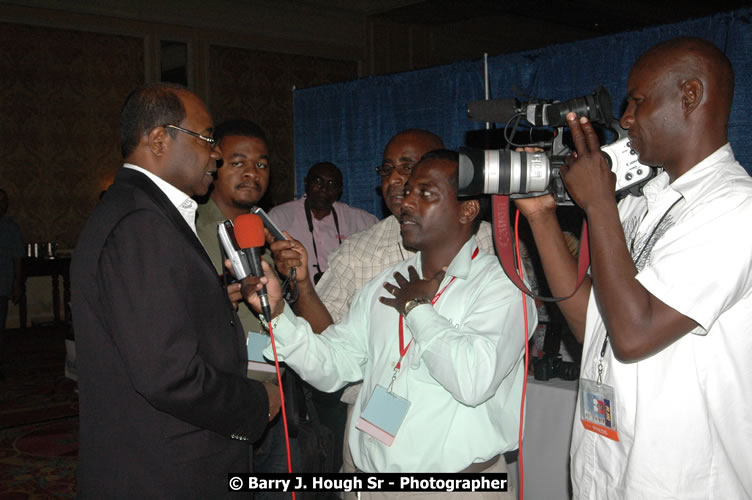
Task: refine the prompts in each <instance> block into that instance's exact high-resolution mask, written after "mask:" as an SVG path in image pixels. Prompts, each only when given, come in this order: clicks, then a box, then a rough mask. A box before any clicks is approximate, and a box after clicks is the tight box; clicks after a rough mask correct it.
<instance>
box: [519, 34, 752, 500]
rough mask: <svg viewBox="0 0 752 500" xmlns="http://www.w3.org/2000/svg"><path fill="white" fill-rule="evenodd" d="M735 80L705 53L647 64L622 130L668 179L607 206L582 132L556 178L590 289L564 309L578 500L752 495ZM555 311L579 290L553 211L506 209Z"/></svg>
mask: <svg viewBox="0 0 752 500" xmlns="http://www.w3.org/2000/svg"><path fill="white" fill-rule="evenodd" d="M733 89H734V74H733V69H732V67H731V63H730V62H729V60H728V59H727V58H726V56H725V55H724V54H723V53H722V52H721V51H720V50H719V49H718V48H717V47H715V46H714V45H712V44H711V43H709V42H707V41H705V40H701V39H697V38H677V39H673V40H669V41H666V42H663V43H660V44H658V45H656V46H654V47H653V48H651V49H650V50H648V51H647V52H646V53H645V54H644V55H642V56H641V57H640V58H639V60H638V61H637V63H636V64H635V65H634V67H633V68H632V71H631V73H630V75H629V80H628V84H627V92H628V93H627V108H626V111H625V112H624V115H623V116H622V118H621V125H622V127H624V128H626V129H628V130H629V137H630V140H631V143H632V147H633V148H634V149H635V150H636V152H637V153H638V155H639V159H640V162H642V163H644V164H647V165H651V166H661V167H663V169H664V171H663V173H661V174H660V175H658V176H657V177H656V178H655V179H653V180H651V181H650V182H649V183H648V184H646V185H645V187H644V188H643V193H644V195H643V196H634V195H630V196H627V197H626V198H625V199H623V200H622V201H621V202H619V203H618V204H617V202H616V201H615V197H614V183H615V178H614V175H613V173H612V172H611V170H610V169H609V167H608V165H607V164H606V161H605V160H604V158H603V156H602V154H601V152H600V150H599V144H598V139H597V136H596V134H595V131H594V130H593V127H592V125H591V123H590V122H589V121H588V120H587V119H586V118H580V119H578V118H577V117H576V116H575V114H574V113H570V114H569V115H568V116H567V121H568V125H569V128H570V130H571V132H572V138H573V141H574V143H575V147H576V150H577V152H576V153H575V154H573V155H572V156H571V157H570V158H569V159H568V160H567V165H566V166H564V167H562V175H563V179H564V182H565V184H566V188H567V191H568V192H569V194H570V195H571V197H572V198H573V199H574V200H575V201H576V203H577V204H578V205H579V206H580V207H581V208H582V209H583V210H584V212H585V215H586V217H587V222H588V228H589V231H590V236H589V242H590V248H591V274H590V278H589V279H587V278H586V280H585V282H584V283H583V284H582V286H581V287H580V289H579V290H577V293H576V294H574V296H572V297H571V298H569V299H567V300H564V301H562V302H560V303H559V304H560V307H561V310H562V312H563V313H564V315H565V317H566V318H567V321H568V323H569V325H570V327H571V329H572V331H573V333H574V334H575V335H576V336H577V337H578V339H579V340H580V341H582V342H584V346H583V355H582V375H581V379H580V394H579V398H578V405H577V410H576V418H575V423H574V430H573V437H572V447H571V458H572V462H571V468H572V482H573V491H574V497H575V498H587V499H598V500H601V499H609V498H619V499H621V498H625V499H626V498H628V499H635V498H649V499H656V498H682V499H688V498H748V497H749V496H750V495H752V476H750V474H749V471H751V470H752V450H751V449H750V447H749V446H748V445H749V442H748V441H749V436H752V419H750V418H749V415H750V413H751V412H752V386H751V385H750V384H749V383H748V381H749V379H750V374H751V370H750V368H749V366H750V364H749V357H750V354H751V353H752V335H749V333H748V331H747V330H748V328H749V325H750V323H752V276H751V274H750V270H751V269H752V233H750V232H749V231H740V230H739V229H740V228H743V227H745V226H746V224H748V223H749V221H750V220H751V219H752V179H750V177H749V176H748V174H747V173H746V172H745V171H744V169H743V168H742V167H741V165H739V163H738V162H736V160H735V159H734V155H733V152H732V150H731V146H730V145H729V144H728V137H727V135H728V134H727V129H728V119H729V114H730V109H731V101H732V96H733ZM517 206H518V207H519V209H520V211H522V212H523V214H524V215H525V216H526V217H527V219H528V221H529V223H530V226H531V228H532V230H533V234H534V237H535V241H536V245H537V247H538V250H539V253H540V255H541V258H542V261H543V267H544V271H545V274H546V279H547V281H548V284H549V286H550V288H551V290H552V292H553V293H554V295H556V296H567V295H569V294H570V293H571V292H572V289H573V287H574V284H575V282H576V277H577V268H576V262H575V260H574V258H573V257H572V256H571V254H570V253H569V250H568V249H567V245H566V242H565V240H564V237H563V235H562V232H561V229H560V227H559V224H558V221H557V219H556V203H555V201H554V200H553V198H552V197H551V196H550V195H546V196H542V197H539V198H527V199H521V200H517Z"/></svg>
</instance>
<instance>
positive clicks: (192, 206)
mask: <svg viewBox="0 0 752 500" xmlns="http://www.w3.org/2000/svg"><path fill="white" fill-rule="evenodd" d="M123 167H125V168H130V169H132V170H136V171H138V172H141V173H142V174H144V175H145V176H146V177H148V178H149V179H151V181H152V182H154V184H156V185H157V187H158V188H159V189H160V191H162V192H163V193H164V194H165V196H167V198H169V200H170V202H172V204H173V205H175V208H177V209H178V210H193V211H195V210H196V209H197V208H198V203H196V202H195V201H194V200H193V198H191V197H190V196H188V195H187V194H185V193H184V192H182V191H181V190H179V189H178V188H176V187H175V186H173V185H172V184H170V183H169V182H167V181H166V180H164V179H162V178H161V177H159V176H158V175H155V174H154V173H152V172H150V171H148V170H146V169H145V168H142V167H139V166H138V165H134V164H132V163H125V164H124V165H123Z"/></svg>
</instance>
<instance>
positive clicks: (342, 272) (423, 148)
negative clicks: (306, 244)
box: [271, 129, 494, 497]
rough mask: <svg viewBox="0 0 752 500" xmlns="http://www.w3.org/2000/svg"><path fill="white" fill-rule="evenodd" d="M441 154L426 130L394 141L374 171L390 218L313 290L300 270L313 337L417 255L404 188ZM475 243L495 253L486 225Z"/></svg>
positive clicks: (301, 303)
mask: <svg viewBox="0 0 752 500" xmlns="http://www.w3.org/2000/svg"><path fill="white" fill-rule="evenodd" d="M443 148H444V143H443V141H442V140H441V138H440V137H439V136H437V135H436V134H434V133H432V132H429V131H427V130H421V129H408V130H404V131H402V132H399V133H398V134H396V135H395V136H394V137H392V138H391V139H390V140H389V142H388V143H387V145H386V148H385V149H384V156H383V160H382V163H381V165H379V166H378V167H376V172H377V173H378V175H379V176H380V178H381V194H382V195H383V197H384V203H385V204H386V206H387V208H388V209H389V211H390V212H391V215H390V216H388V217H386V218H385V219H383V220H381V221H379V222H378V223H377V224H375V225H373V226H371V227H370V228H369V229H367V230H365V231H363V232H360V233H358V234H355V235H353V236H351V237H350V238H348V239H347V240H346V241H344V242H343V244H342V245H340V247H339V248H337V250H336V251H335V252H333V253H332V255H331V256H330V258H329V270H328V271H327V272H325V273H324V275H323V277H322V278H321V280H320V281H319V283H318V284H317V285H316V287H315V288H314V286H313V283H312V282H311V281H310V279H309V278H308V277H307V276H305V275H304V274H302V273H300V269H298V273H297V278H298V289H299V298H298V300H297V302H296V303H295V304H294V305H293V306H292V307H293V310H294V311H295V313H296V314H298V315H299V316H303V317H304V318H305V319H306V320H307V321H308V322H309V323H311V326H312V328H313V330H314V331H315V332H317V333H320V332H322V331H324V330H325V329H326V327H328V326H329V325H331V324H332V323H337V322H339V321H341V320H342V318H343V317H344V316H345V313H346V312H347V310H348V309H349V308H350V303H351V302H352V299H353V297H354V296H355V294H356V293H357V292H358V290H360V289H361V288H362V287H363V285H365V284H366V283H368V282H369V281H370V280H371V279H372V278H374V277H375V276H376V275H377V274H379V273H381V272H383V271H384V270H385V269H387V268H389V267H391V266H393V265H395V264H397V263H399V262H402V261H404V260H407V259H409V258H410V257H412V256H413V255H415V250H413V249H411V248H409V246H407V247H406V246H405V245H404V244H403V242H402V237H401V236H400V223H399V220H398V217H399V214H400V210H401V208H402V201H403V200H404V196H405V183H406V182H407V179H408V177H409V176H410V173H411V172H412V169H413V167H414V166H415V164H416V163H418V160H420V158H421V157H422V156H423V155H424V154H426V153H428V152H429V151H433V150H436V149H443ZM476 239H477V242H478V246H479V247H480V249H481V250H483V251H485V252H488V253H490V254H493V253H494V248H493V238H492V236H491V225H490V224H488V223H487V222H482V223H481V225H480V228H479V229H478V233H477V234H476ZM296 247H297V248H300V244H299V243H297V242H290V241H279V242H274V243H273V244H272V245H271V249H272V252H273V253H274V262H275V264H276V266H277V270H278V271H279V272H280V273H281V274H283V275H287V274H288V273H289V269H290V267H298V268H300V265H301V262H300V255H299V253H298V252H296V251H295V248H296ZM308 260H309V261H310V254H308ZM359 390H360V384H356V385H352V386H350V387H348V388H346V389H345V391H344V395H343V397H342V400H343V401H345V402H346V403H348V405H350V406H349V410H350V411H352V405H353V404H354V403H355V400H356V398H357V396H358V392H359ZM348 427H349V426H348ZM343 471H344V472H355V466H354V465H353V463H352V457H351V455H350V450H349V448H348V446H347V437H345V439H344V462H343ZM345 496H346V497H348V496H349V494H346V495H345ZM352 497H354V495H352Z"/></svg>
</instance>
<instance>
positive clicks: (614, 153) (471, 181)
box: [458, 86, 658, 205]
mask: <svg viewBox="0 0 752 500" xmlns="http://www.w3.org/2000/svg"><path fill="white" fill-rule="evenodd" d="M572 111H573V112H575V113H577V115H578V116H585V117H587V118H588V119H589V120H590V121H591V122H593V123H594V124H599V125H604V126H606V127H607V128H610V129H611V130H613V131H614V132H616V133H617V134H618V138H617V139H616V140H615V141H614V142H612V143H610V144H607V145H605V146H603V147H601V151H602V152H603V155H604V157H605V158H606V161H607V162H608V165H609V167H610V168H611V171H612V172H614V173H615V174H616V194H617V196H620V195H624V194H627V193H635V194H638V193H639V190H640V188H641V187H642V185H643V184H645V183H646V182H647V181H648V180H650V179H651V178H652V177H654V176H655V175H656V174H657V172H658V169H656V168H653V167H649V166H647V165H644V164H642V163H640V162H639V161H638V159H637V154H636V152H635V151H634V149H632V146H631V143H630V142H629V137H628V136H627V131H626V130H625V129H623V128H621V126H620V125H619V122H618V120H615V119H614V117H613V115H612V108H611V96H610V94H609V93H608V90H607V89H606V88H605V87H603V86H601V87H599V88H598V89H597V90H596V91H595V92H593V94H591V95H586V96H583V97H576V98H574V99H569V100H567V101H564V102H553V101H533V102H526V103H522V102H520V101H518V100H517V99H494V100H483V101H473V102H471V103H469V104H468V107H467V114H468V117H469V118H471V119H472V120H476V121H482V122H497V123H503V122H506V124H507V127H505V133H506V131H507V130H509V128H510V124H512V122H514V125H513V126H512V127H511V128H512V133H511V135H508V134H507V138H508V137H514V132H515V131H516V129H517V126H518V124H519V122H520V121H521V120H525V121H527V122H528V123H529V124H530V126H532V127H533V128H535V127H548V128H554V129H555V131H554V134H553V136H552V139H551V140H550V141H548V142H544V143H540V142H538V143H534V144H512V141H511V140H509V139H508V142H509V143H510V145H514V146H529V145H534V146H538V147H542V148H543V149H544V151H543V152H537V153H526V152H522V151H519V152H518V151H512V150H510V149H470V148H460V161H459V190H458V191H459V194H460V196H475V195H478V194H503V195H510V196H511V197H513V198H522V197H527V196H528V193H535V194H536V195H537V194H540V193H551V194H553V195H554V197H555V198H556V203H557V204H559V205H572V204H573V203H572V200H571V198H570V197H569V194H568V193H567V191H566V189H565V187H564V182H563V181H562V179H561V175H560V169H561V166H562V165H564V164H565V161H566V157H567V156H568V155H569V154H570V153H571V149H570V148H569V147H568V146H567V145H565V144H564V142H563V137H564V134H563V131H564V127H565V126H566V124H567V122H566V116H567V113H569V112H572Z"/></svg>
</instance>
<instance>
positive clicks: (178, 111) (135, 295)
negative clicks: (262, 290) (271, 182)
mask: <svg viewBox="0 0 752 500" xmlns="http://www.w3.org/2000/svg"><path fill="white" fill-rule="evenodd" d="M212 129H213V124H212V119H211V116H210V115H209V112H208V110H207V109H206V106H205V105H204V103H203V102H202V101H201V100H200V99H199V98H198V97H197V96H196V95H195V94H193V93H191V92H189V91H188V90H186V89H184V88H182V87H180V86H176V85H172V84H155V85H149V86H145V87H141V88H139V89H137V90H136V91H134V92H132V93H131V94H130V95H129V96H128V98H127V100H126V102H125V105H124V106H123V109H122V112H121V116H120V137H121V140H120V142H121V149H122V154H123V158H124V160H125V165H124V166H123V168H122V169H120V171H119V172H118V174H117V176H116V178H115V182H114V184H113V185H112V186H111V187H110V188H109V189H108V190H107V192H106V193H105V195H104V196H103V197H102V199H101V200H100V202H99V204H98V205H97V207H96V209H95V210H94V212H93V213H92V215H91V216H90V217H89V220H88V221H87V223H86V226H85V227H84V229H83V231H82V232H81V235H80V238H79V241H78V244H77V245H76V249H75V252H74V255H73V261H72V264H71V285H72V286H71V294H72V303H71V307H72V311H73V327H74V330H75V332H76V348H77V354H78V369H79V374H78V375H79V389H80V412H79V415H80V444H79V468H78V483H77V488H78V491H77V493H78V497H79V498H123V499H126V498H128V499H131V498H181V499H182V498H187V499H204V498H225V497H232V498H237V496H236V495H233V494H231V493H230V492H229V491H228V487H227V477H228V476H227V475H228V473H230V472H241V473H242V472H247V471H249V455H250V454H249V448H248V444H249V443H251V442H254V441H256V440H257V439H258V437H259V436H260V435H261V433H262V432H263V431H264V429H265V428H266V425H267V422H268V421H269V420H271V419H272V418H274V417H275V415H276V414H277V412H278V410H279V406H280V401H279V393H278V391H277V388H276V387H275V386H273V385H271V384H264V383H261V382H258V381H255V380H249V379H248V378H247V376H246V365H247V356H246V349H245V344H244V340H245V337H244V335H243V329H242V328H241V326H240V321H239V320H238V316H237V314H236V313H235V310H234V306H233V304H232V303H231V302H230V299H229V298H228V295H227V290H226V288H225V286H224V284H223V283H222V281H221V280H220V279H219V278H218V276H217V272H216V270H215V268H214V266H213V265H212V262H211V260H210V259H209V256H208V255H207V253H206V250H205V249H204V247H203V246H202V245H201V242H200V241H199V239H198V237H197V235H196V227H195V213H196V202H195V201H193V200H192V199H191V197H192V196H196V195H204V194H206V192H207V190H208V189H209V186H210V185H211V183H212V175H213V174H214V173H215V170H216V161H217V160H218V159H220V158H221V151H220V149H219V148H216V147H215V141H214V138H213V137H212V132H213V130H212Z"/></svg>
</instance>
